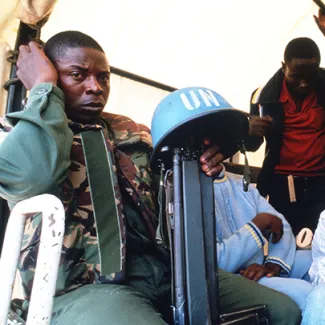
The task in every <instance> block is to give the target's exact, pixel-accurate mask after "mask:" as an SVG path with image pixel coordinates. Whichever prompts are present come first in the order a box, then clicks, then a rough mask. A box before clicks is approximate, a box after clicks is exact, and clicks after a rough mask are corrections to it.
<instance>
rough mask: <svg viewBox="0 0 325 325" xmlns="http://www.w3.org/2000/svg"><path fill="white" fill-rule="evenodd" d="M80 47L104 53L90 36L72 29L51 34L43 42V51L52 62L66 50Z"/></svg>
mask: <svg viewBox="0 0 325 325" xmlns="http://www.w3.org/2000/svg"><path fill="white" fill-rule="evenodd" d="M82 47H83V48H90V49H94V50H97V51H100V52H103V53H105V52H104V50H103V48H102V47H101V46H100V45H99V44H98V42H97V41H95V40H94V39H93V38H92V37H90V36H89V35H86V34H84V33H82V32H79V31H74V30H68V31H64V32H61V33H58V34H55V35H54V36H52V37H51V38H50V39H49V40H48V41H47V42H46V43H45V45H44V52H45V54H46V56H47V57H48V58H49V59H50V60H51V61H52V62H55V61H56V60H57V59H58V58H59V57H60V56H62V55H63V54H64V53H65V51H66V50H68V49H74V48H82Z"/></svg>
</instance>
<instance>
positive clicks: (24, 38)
mask: <svg viewBox="0 0 325 325" xmlns="http://www.w3.org/2000/svg"><path fill="white" fill-rule="evenodd" d="M36 33H37V32H36V30H35V29H33V28H31V27H29V26H28V25H26V24H24V23H23V22H20V24H19V28H18V32H17V39H16V44H15V51H18V50H19V46H20V45H26V44H28V43H29V42H30V41H31V40H32V39H33V38H34V37H35V36H36ZM16 73H17V67H16V65H15V64H12V67H11V71H10V79H13V78H16V77H17V75H16ZM25 97H26V89H25V87H24V86H23V84H22V83H21V82H18V83H15V84H12V85H10V86H9V88H8V99H7V109H6V112H7V113H11V112H18V111H20V110H21V109H22V100H23V99H24V98H25Z"/></svg>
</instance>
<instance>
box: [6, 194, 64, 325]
mask: <svg viewBox="0 0 325 325" xmlns="http://www.w3.org/2000/svg"><path fill="white" fill-rule="evenodd" d="M35 212H41V213H42V232H41V239H40V244H39V252H38V257H37V264H36V270H35V276H34V283H33V289H32V293H31V297H30V305H29V310H28V317H27V322H26V324H27V325H32V324H33V325H34V324H39V325H49V324H50V322H51V315H52V307H53V297H54V295H55V288H56V281H57V275H58V268H59V262H60V256H61V251H62V242H63V236H64V225H65V213H64V207H63V205H62V202H61V201H60V200H59V199H58V198H56V197H55V196H53V195H49V194H43V195H39V196H36V197H32V198H30V199H27V200H24V201H21V202H19V203H18V204H17V205H16V206H15V207H14V209H13V210H12V213H11V214H10V217H9V221H8V224H7V229H6V234H5V239H4V243H3V248H2V255H1V259H0V269H1V270H3V272H2V274H1V277H0V325H7V318H8V311H9V307H10V301H11V297H12V290H13V285H14V281H15V275H16V271H17V265H18V260H19V256H20V251H21V243H22V239H23V235H24V228H25V222H26V219H27V218H28V215H30V214H31V213H35Z"/></svg>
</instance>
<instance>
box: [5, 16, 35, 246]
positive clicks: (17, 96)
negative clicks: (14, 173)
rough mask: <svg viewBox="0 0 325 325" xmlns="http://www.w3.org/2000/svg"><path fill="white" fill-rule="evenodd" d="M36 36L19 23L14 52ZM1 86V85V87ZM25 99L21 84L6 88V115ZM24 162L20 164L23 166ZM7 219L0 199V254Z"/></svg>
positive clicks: (31, 30) (7, 211)
mask: <svg viewBox="0 0 325 325" xmlns="http://www.w3.org/2000/svg"><path fill="white" fill-rule="evenodd" d="M35 36H36V30H35V29H33V28H30V27H29V26H28V25H26V24H24V23H23V22H20V24H19V28H18V32H17V38H16V44H15V48H14V50H15V51H18V50H19V46H20V45H25V44H28V42H29V41H30V40H32V39H33V38H34V37H35ZM16 73H17V67H16V65H15V64H12V66H11V71H10V79H13V78H16V77H17V75H16ZM1 86H2V85H1ZM25 97H26V89H25V87H24V86H23V84H22V83H21V82H19V83H15V84H12V85H10V86H9V87H8V98H7V107H6V113H11V112H17V111H20V110H21V109H22V100H23V99H24V98H25ZM23 163H24V162H22V164H23ZM8 218H9V209H8V205H7V202H6V201H5V200H3V199H1V198H0V252H1V249H2V244H3V239H4V234H5V231H6V226H7V222H8Z"/></svg>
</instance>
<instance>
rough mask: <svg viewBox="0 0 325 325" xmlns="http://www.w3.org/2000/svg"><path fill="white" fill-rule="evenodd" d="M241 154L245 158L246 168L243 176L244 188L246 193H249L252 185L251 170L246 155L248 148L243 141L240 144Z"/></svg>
mask: <svg viewBox="0 0 325 325" xmlns="http://www.w3.org/2000/svg"><path fill="white" fill-rule="evenodd" d="M240 152H241V153H242V154H243V155H244V156H245V168H244V175H243V187H244V191H245V192H247V191H248V186H249V184H250V183H251V169H250V168H249V164H248V158H247V154H246V147H245V145H244V142H243V141H241V143H240Z"/></svg>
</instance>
